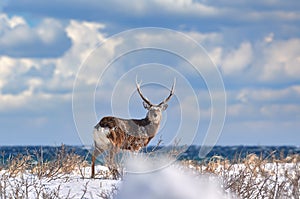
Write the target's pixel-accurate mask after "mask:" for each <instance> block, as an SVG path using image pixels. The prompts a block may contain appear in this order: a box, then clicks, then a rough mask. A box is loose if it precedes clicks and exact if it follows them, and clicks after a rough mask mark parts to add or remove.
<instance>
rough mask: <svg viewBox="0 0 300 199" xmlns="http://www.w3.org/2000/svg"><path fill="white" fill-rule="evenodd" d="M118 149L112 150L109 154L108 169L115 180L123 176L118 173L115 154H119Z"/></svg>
mask: <svg viewBox="0 0 300 199" xmlns="http://www.w3.org/2000/svg"><path fill="white" fill-rule="evenodd" d="M117 151H118V150H117V149H116V148H112V149H111V150H110V152H109V161H108V169H109V171H110V172H111V175H112V177H113V179H115V180H116V179H118V178H119V177H120V176H121V175H120V173H119V171H118V166H117V163H116V161H115V154H116V153H117Z"/></svg>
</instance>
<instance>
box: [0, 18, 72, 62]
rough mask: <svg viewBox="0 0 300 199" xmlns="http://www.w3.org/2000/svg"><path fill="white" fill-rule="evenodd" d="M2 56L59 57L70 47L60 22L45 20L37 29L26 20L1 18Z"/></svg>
mask: <svg viewBox="0 0 300 199" xmlns="http://www.w3.org/2000/svg"><path fill="white" fill-rule="evenodd" d="M0 23H1V26H0V46H1V49H0V54H2V55H7V56H11V57H57V56H60V55H62V54H63V53H64V52H65V50H67V49H68V48H69V46H70V41H69V38H68V37H67V36H66V34H65V31H64V27H63V25H62V24H61V22H59V21H58V20H55V19H49V18H46V19H43V20H42V21H41V22H40V23H39V24H38V25H37V26H36V27H31V26H30V25H28V24H27V23H26V21H25V19H24V18H22V17H20V16H13V17H11V18H9V17H8V16H7V15H5V14H2V15H1V16H0Z"/></svg>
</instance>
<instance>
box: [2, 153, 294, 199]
mask: <svg viewBox="0 0 300 199" xmlns="http://www.w3.org/2000/svg"><path fill="white" fill-rule="evenodd" d="M156 161H159V160H157V159H156ZM162 161H163V160H162ZM157 165H159V164H157V162H153V161H152V162H151V161H150V160H149V159H148V160H145V159H132V158H131V159H129V160H128V162H127V163H125V168H126V170H127V171H131V172H127V173H126V174H125V175H124V178H123V179H122V180H113V179H109V178H110V174H109V170H108V168H107V167H104V166H100V165H97V166H96V168H95V169H96V178H95V179H91V178H90V174H91V169H90V167H89V166H86V167H82V168H77V169H75V170H73V171H72V172H71V173H68V174H66V173H60V174H57V175H55V176H51V177H39V176H38V175H34V174H33V173H32V172H31V171H27V170H25V171H23V172H19V173H17V174H13V173H12V172H11V171H9V170H1V168H0V198H26V197H27V198H117V199H135V198H142V199H163V198H170V199H181V198H189V199H201V198H211V199H229V198H237V197H235V195H234V194H232V193H231V192H230V191H229V189H225V188H224V183H226V182H225V181H226V180H224V179H226V178H227V180H233V181H234V180H235V179H240V178H241V176H242V175H245V173H243V172H245V171H246V169H248V167H249V169H250V170H252V172H254V173H255V171H254V170H257V169H260V170H262V171H263V172H261V173H259V174H258V175H257V176H255V175H249V176H248V175H245V178H243V179H244V180H247V179H248V178H249V180H252V178H253V179H254V180H255V181H256V182H255V185H256V186H257V187H256V188H255V187H254V188H255V190H254V193H255V192H257V191H259V190H260V187H263V186H265V183H268V186H266V188H267V190H275V191H278V190H279V187H276V186H279V185H282V186H284V187H283V188H284V189H289V187H291V186H292V184H290V183H288V182H285V180H286V178H287V177H289V178H290V179H293V178H296V177H297V176H298V173H297V172H299V165H298V164H297V163H276V162H274V163H265V164H263V166H262V167H253V168H252V165H254V164H249V165H245V164H243V163H240V164H233V165H231V167H230V168H229V169H227V170H226V172H225V171H224V168H225V166H224V165H223V166H222V165H219V167H217V168H216V169H215V173H210V174H208V173H206V174H205V172H196V170H195V168H194V167H193V165H189V166H183V165H182V164H179V163H173V164H171V165H169V166H167V167H164V168H159V169H157V168H154V167H157ZM202 170H205V168H203V169H202ZM134 171H135V172H134ZM252 174H253V173H252ZM262 174H263V175H264V176H262ZM250 178H251V179H250ZM274 182H276V184H274ZM283 182H285V183H284V184H283ZM277 184H278V185H277ZM241 188H242V189H243V186H241ZM267 190H265V191H267ZM292 192H293V190H292V189H290V193H289V194H292ZM275 195H276V194H275ZM262 198H263V197H262Z"/></svg>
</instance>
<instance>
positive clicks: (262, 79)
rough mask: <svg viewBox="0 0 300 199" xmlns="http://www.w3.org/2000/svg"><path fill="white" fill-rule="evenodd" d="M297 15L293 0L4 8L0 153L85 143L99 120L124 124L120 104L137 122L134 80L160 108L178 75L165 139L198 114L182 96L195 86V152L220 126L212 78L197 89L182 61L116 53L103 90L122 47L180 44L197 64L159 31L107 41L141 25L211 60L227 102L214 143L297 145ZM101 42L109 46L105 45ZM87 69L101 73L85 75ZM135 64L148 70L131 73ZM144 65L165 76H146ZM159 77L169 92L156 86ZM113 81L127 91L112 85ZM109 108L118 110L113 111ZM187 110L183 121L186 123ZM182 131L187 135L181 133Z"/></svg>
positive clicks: (165, 55)
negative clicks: (7, 148)
mask: <svg viewBox="0 0 300 199" xmlns="http://www.w3.org/2000/svg"><path fill="white" fill-rule="evenodd" d="M299 10H300V1H298V0H286V1H282V0H263V1H261V0H254V1H246V0H233V1H225V0H210V1H206V0H198V1H192V0H160V1H158V0H157V1H156V0H154V1H138V0H136V1H126V0H125V1H121V0H113V1H108V0H107V1H106V0H102V1H98V0H87V1H82V0H72V1H71V0H65V1H53V0H52V1H50V0H44V1H39V2H37V1H33V0H26V1H24V0H14V1H6V0H4V1H1V2H0V132H1V134H0V135H1V137H0V145H60V144H61V143H65V144H82V139H83V138H82V137H81V136H82V135H81V134H82V131H84V132H86V135H87V136H89V135H91V132H92V128H93V126H94V125H95V123H96V122H97V119H99V118H101V117H102V116H104V115H107V114H112V113H119V114H118V115H120V116H123V117H126V114H125V115H122V111H119V110H120V109H124V106H126V107H125V108H126V111H129V112H130V114H129V115H130V116H133V117H144V115H145V110H144V109H143V107H142V104H141V101H140V99H139V97H138V96H137V94H136V92H135V89H134V83H135V82H134V81H135V80H134V78H135V76H136V74H137V73H138V75H139V77H140V79H142V80H143V83H148V84H147V85H145V86H144V87H142V88H143V91H144V92H145V95H147V97H148V98H151V99H152V100H153V101H154V102H155V103H157V102H159V101H160V100H161V99H162V98H164V97H165V96H167V95H168V90H167V88H166V87H170V86H171V85H172V82H173V76H177V77H178V78H177V77H176V79H178V81H177V84H176V92H177V93H176V94H177V95H176V96H177V97H176V96H175V97H174V99H172V101H171V102H170V104H169V108H168V109H167V113H165V114H164V116H165V117H164V118H165V119H164V120H163V123H164V125H163V127H162V132H161V133H160V137H161V138H162V139H166V142H168V141H169V140H172V139H173V138H174V133H173V129H174V128H179V126H180V125H179V126H178V123H180V121H179V119H180V116H178V115H180V114H183V116H184V118H185V119H186V120H185V121H188V122H190V121H194V120H195V118H197V117H199V115H198V113H197V111H196V112H195V109H197V110H198V108H197V107H196V106H197V103H196V104H193V103H194V102H193V100H191V101H189V99H190V98H189V97H192V96H190V93H189V92H188V91H187V90H185V88H184V87H183V85H184V84H186V85H190V87H191V88H192V89H193V92H194V93H195V95H196V96H197V100H198V101H199V112H200V115H201V117H200V118H201V121H200V122H199V130H198V131H197V133H196V134H197V135H196V138H195V140H194V143H195V144H201V143H202V142H203V138H204V137H205V133H206V130H207V129H208V128H209V120H210V119H211V118H212V117H215V115H213V114H212V112H211V111H212V110H213V107H211V103H212V101H211V99H209V98H208V97H209V95H207V93H209V92H210V90H209V88H207V85H205V83H207V82H206V80H205V78H207V80H209V79H210V81H211V80H214V77H211V78H210V77H209V76H208V77H203V76H201V75H200V76H201V78H202V81H201V80H199V77H195V73H196V72H195V71H193V70H194V69H193V68H192V67H191V66H189V65H188V64H187V63H186V62H184V61H183V60H182V59H180V57H178V56H174V55H173V54H172V53H169V52H165V51H160V52H157V51H152V50H150V49H149V50H143V51H139V52H135V53H129V54H126V55H123V56H122V57H121V58H119V59H118V60H117V61H115V62H113V64H112V65H111V66H110V67H109V68H108V69H107V70H106V71H105V75H103V78H100V81H99V77H101V74H100V73H101V71H102V70H103V69H104V65H105V64H107V63H108V62H109V59H108V58H110V57H114V56H117V55H120V53H121V52H122V50H121V49H123V48H125V47H128V46H130V45H132V46H134V45H137V44H138V45H144V44H151V45H154V46H157V45H163V46H164V47H165V48H169V47H170V49H174V48H178V46H179V47H182V48H181V49H182V50H183V53H185V57H186V58H187V59H189V60H195V59H197V58H198V62H199V56H200V55H199V52H195V50H194V48H191V47H190V45H189V44H188V42H187V41H186V40H184V39H181V40H180V41H176V42H175V43H174V40H172V39H171V38H172V36H170V37H166V35H167V34H163V32H164V31H158V32H156V33H152V32H151V31H150V32H149V31H148V32H147V31H146V32H138V33H137V34H136V35H135V36H136V37H133V38H131V35H129V36H128V37H130V38H127V37H125V39H124V38H123V39H119V38H117V37H114V35H116V34H117V35H118V34H120V33H122V32H123V31H128V30H131V29H134V28H144V27H159V28H166V32H167V33H170V31H171V32H172V31H173V30H174V31H178V32H180V33H182V34H184V35H186V36H188V38H189V39H193V40H194V41H196V42H198V43H199V44H201V46H202V47H203V49H205V52H207V54H208V55H209V57H210V58H211V60H212V61H213V62H214V63H215V65H216V67H217V69H218V71H219V73H220V74H221V77H222V79H223V82H224V87H225V93H226V97H227V101H226V118H225V123H224V128H223V130H222V132H221V135H220V137H219V139H218V142H217V144H219V145H300V133H299V129H300V29H299V27H300V12H299ZM159 30H162V29H159ZM156 34H157V35H156ZM159 34H161V35H159ZM121 35H122V34H121ZM160 36H161V37H160ZM161 38H164V39H161ZM166 38H167V39H166ZM168 38H170V40H168ZM127 39H128V40H127ZM103 42H104V43H105V42H106V44H107V45H102V46H101V43H103ZM177 42H178V44H177ZM99 46H100V48H101V52H97V53H95V54H94V55H99V56H97V57H96V56H94V57H91V56H90V55H91V53H92V52H94V51H95V49H97V48H98V47H99ZM132 46H130V47H132ZM93 50H94V51H93ZM99 53H100V54H99ZM200 54H201V53H200ZM200 57H201V56H200ZM89 60H93V61H91V62H93V63H94V62H97V63H98V64H99V65H97V66H95V67H96V68H91V67H90V68H85V70H86V71H84V72H82V71H80V70H79V69H80V67H81V66H84V63H86V61H89ZM201 61H203V59H202V60H201ZM201 61H200V62H201ZM192 62H193V61H192ZM196 62H197V61H196ZM149 63H155V64H152V65H149ZM147 64H148V65H147ZM159 64H161V65H159ZM87 65H88V64H87ZM136 66H141V68H143V66H147V67H144V69H143V70H144V71H137V72H135V71H134V70H135V69H136V70H138V68H136ZM97 67H99V68H97ZM207 67H209V66H207ZM149 68H150V69H152V70H151V71H154V72H155V71H160V70H161V71H160V72H159V73H154V72H153V73H151V72H149V73H147V74H145V73H146V70H147V69H149ZM161 68H163V69H168V70H169V71H173V72H174V74H173V75H170V73H169V72H168V71H164V70H163V69H161ZM204 70H205V69H204ZM78 71H79V78H78V81H77V84H74V81H75V79H76V77H78ZM124 74H128V75H127V76H126V75H125V76H124ZM157 74H159V75H157ZM168 74H169V75H168ZM202 75H203V74H202ZM158 76H161V78H160V79H159V78H158ZM171 76H172V77H171ZM198 76H199V75H198ZM133 77H134V78H133ZM201 78H200V79H201ZM162 79H163V80H165V82H161V83H162V84H163V85H165V86H159V85H158V84H159V83H158V82H160V80H162ZM183 79H185V80H186V81H183ZM203 79H204V80H203ZM117 82H121V84H122V85H123V87H120V86H119V87H120V88H119V87H118V86H116V85H117ZM149 82H150V83H149ZM151 82H152V84H151ZM73 85H77V88H78V92H77V93H76V97H78V98H76V99H77V100H79V101H76V102H75V105H77V104H80V105H79V106H78V107H77V108H78V109H76V111H79V113H78V112H76V113H75V117H76V114H78V115H81V117H82V118H83V119H82V121H83V123H84V124H82V125H83V126H84V127H82V129H81V127H80V124H79V125H78V126H77V127H78V128H77V129H76V125H75V122H74V119H73V115H74V110H73V111H72V94H73ZM90 85H92V86H93V87H91V86H90ZM95 85H96V89H95ZM77 88H75V91H77V90H76V89H77ZM92 88H93V89H94V93H93V95H94V96H96V97H95V98H96V100H95V103H94V106H95V112H96V113H94V112H93V113H92V114H94V115H95V114H96V118H95V120H87V121H85V120H84V118H87V117H88V116H87V115H89V114H91V113H87V112H89V111H90V110H89V107H87V105H86V101H85V97H86V96H87V95H88V94H85V92H88V91H89V89H92ZM112 89H115V90H114V92H112V91H111V90H112ZM118 89H119V90H120V91H118ZM82 90H85V92H83V91H82ZM116 90H117V91H118V92H116ZM79 91H82V92H79ZM185 91H186V93H185ZM193 92H192V93H193ZM211 92H215V91H214V89H213V91H211ZM125 96H126V97H125ZM131 96H132V97H131ZM122 97H124V99H126V100H122V99H123V98H122ZM128 99H129V100H128ZM113 100H117V101H116V102H114V101H113ZM124 101H125V102H124ZM73 103H74V102H73ZM76 103H77V104H76ZM122 103H123V104H125V105H124V106H123V105H122ZM111 104H115V105H114V106H113V109H114V110H111V107H112V106H111ZM73 105H74V104H73ZM73 108H74V107H73ZM215 108H218V107H215ZM182 109H184V111H182ZM185 111H188V112H189V113H190V114H187V115H185V114H184V112H185ZM79 119H80V118H79ZM186 126H190V124H189V123H188V124H187V125H186ZM182 128H186V129H184V131H185V132H189V131H190V130H191V129H188V128H187V127H185V125H182ZM78 130H79V131H81V132H78Z"/></svg>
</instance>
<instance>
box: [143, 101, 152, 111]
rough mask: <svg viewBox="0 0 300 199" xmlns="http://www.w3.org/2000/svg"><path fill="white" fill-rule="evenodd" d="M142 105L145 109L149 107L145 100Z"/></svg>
mask: <svg viewBox="0 0 300 199" xmlns="http://www.w3.org/2000/svg"><path fill="white" fill-rule="evenodd" d="M143 106H144V108H145V109H147V110H149V109H150V107H151V106H150V105H149V104H147V103H146V102H143Z"/></svg>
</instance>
